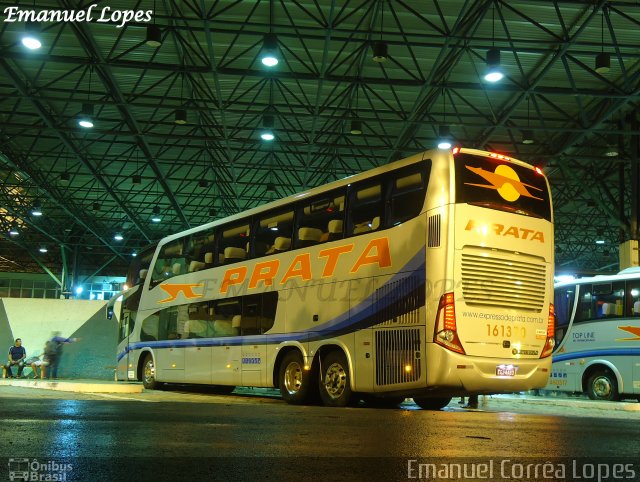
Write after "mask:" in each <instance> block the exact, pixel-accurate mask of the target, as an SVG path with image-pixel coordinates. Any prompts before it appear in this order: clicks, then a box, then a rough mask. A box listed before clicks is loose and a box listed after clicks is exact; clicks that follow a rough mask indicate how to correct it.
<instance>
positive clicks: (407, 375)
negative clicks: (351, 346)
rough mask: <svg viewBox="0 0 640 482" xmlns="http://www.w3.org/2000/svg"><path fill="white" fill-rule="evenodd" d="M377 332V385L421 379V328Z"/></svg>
mask: <svg viewBox="0 0 640 482" xmlns="http://www.w3.org/2000/svg"><path fill="white" fill-rule="evenodd" d="M375 334H376V385H393V384H397V383H408V382H415V381H416V380H419V379H420V330H418V329H417V328H411V329H399V330H388V329H387V330H378V331H376V332H375Z"/></svg>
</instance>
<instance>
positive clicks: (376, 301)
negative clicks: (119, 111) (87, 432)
mask: <svg viewBox="0 0 640 482" xmlns="http://www.w3.org/2000/svg"><path fill="white" fill-rule="evenodd" d="M553 271H554V270H553V218H552V206H551V199H550V191H549V185H548V182H547V180H546V178H545V176H544V175H543V173H542V171H541V170H540V169H534V168H533V167H532V166H530V165H528V164H525V163H523V162H520V161H517V160H515V159H510V158H509V157H506V156H503V155H500V154H496V153H489V152H484V151H478V150H473V149H464V148H455V149H453V150H446V151H444V150H432V151H427V152H424V153H421V154H418V155H414V156H412V157H409V158H407V159H404V160H401V161H397V162H393V163H391V164H388V165H385V166H382V167H378V168H375V169H372V170H370V171H367V172H364V173H362V174H358V175H355V176H352V177H349V178H346V179H343V180H340V181H336V182H333V183H330V184H327V185H325V186H321V187H318V188H314V189H311V190H309V191H307V192H304V193H302V194H298V195H295V196H290V197H287V198H285V199H282V200H279V201H275V202H272V203H269V204H266V205H264V206H261V207H257V208H255V209H251V210H249V211H246V212H242V213H239V214H236V215H234V216H230V217H227V218H225V219H221V220H219V221H215V222H212V223H209V224H206V225H204V226H201V227H198V228H194V229H190V230H187V231H184V232H181V233H178V234H173V235H171V236H167V237H166V238H164V239H162V240H161V241H160V242H159V244H158V245H157V246H156V247H152V248H149V249H148V250H147V251H145V252H144V253H141V254H140V256H138V257H137V258H136V261H135V264H134V265H133V266H132V268H131V270H130V273H129V276H128V284H129V286H131V288H130V289H129V290H128V291H126V292H124V293H123V294H121V295H120V296H119V297H117V299H118V300H121V303H120V304H119V305H116V306H115V310H116V312H117V314H118V315H119V316H118V319H119V340H118V365H117V378H118V379H122V380H142V381H143V383H144V386H145V387H147V388H154V387H156V386H158V384H160V383H194V384H211V385H216V386H218V387H220V388H221V389H222V390H223V391H224V390H225V387H226V390H232V389H233V387H235V386H254V387H278V388H279V389H280V392H281V394H282V397H283V398H284V399H285V400H286V401H287V402H289V403H294V404H299V403H306V402H308V401H309V400H312V399H314V398H317V397H318V396H319V398H320V399H321V400H322V402H323V403H324V404H325V405H328V406H344V405H347V404H349V403H350V402H352V401H353V400H355V399H358V398H359V399H364V400H367V401H369V402H370V403H372V404H381V405H394V404H398V403H399V402H400V401H402V400H404V398H405V397H412V398H413V399H414V401H415V402H416V403H417V404H418V405H419V406H421V407H423V408H431V409H437V408H441V407H443V406H445V405H446V404H448V403H449V401H450V400H451V397H453V396H459V395H464V394H469V393H477V394H480V393H505V392H514V391H520V390H527V389H532V388H541V387H544V386H545V385H546V383H547V378H548V375H549V370H550V367H551V358H550V354H551V351H552V349H553V343H554V337H553V334H554V330H553V305H552V300H551V296H552V293H553ZM115 299H116V298H114V299H113V300H112V301H111V302H110V304H109V309H110V310H113V309H114V304H115Z"/></svg>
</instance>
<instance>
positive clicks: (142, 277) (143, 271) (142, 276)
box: [138, 269, 149, 283]
mask: <svg viewBox="0 0 640 482" xmlns="http://www.w3.org/2000/svg"><path fill="white" fill-rule="evenodd" d="M148 272H149V270H148V269H141V270H140V271H139V272H138V277H139V278H138V279H139V280H140V281H138V283H144V280H145V278H146V277H147V273H148Z"/></svg>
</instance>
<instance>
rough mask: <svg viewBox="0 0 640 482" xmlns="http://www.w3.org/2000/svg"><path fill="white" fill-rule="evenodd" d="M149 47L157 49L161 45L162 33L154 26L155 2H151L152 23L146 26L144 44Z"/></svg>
mask: <svg viewBox="0 0 640 482" xmlns="http://www.w3.org/2000/svg"><path fill="white" fill-rule="evenodd" d="M144 43H146V44H147V45H148V46H149V47H152V48H154V49H155V48H158V47H160V46H161V45H162V31H161V30H160V28H159V27H158V26H157V25H156V1H155V0H153V23H152V24H151V25H148V26H147V38H146V40H145V42H144Z"/></svg>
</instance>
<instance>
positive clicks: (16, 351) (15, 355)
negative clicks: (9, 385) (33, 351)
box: [4, 338, 27, 378]
mask: <svg viewBox="0 0 640 482" xmlns="http://www.w3.org/2000/svg"><path fill="white" fill-rule="evenodd" d="M26 357H27V351H26V350H25V349H24V347H23V346H22V340H21V339H20V338H16V342H15V345H13V346H12V347H11V348H9V360H8V362H7V363H6V364H5V366H4V368H5V370H6V372H7V375H6V376H7V378H13V369H12V368H11V367H13V366H14V365H18V378H21V377H22V370H23V369H24V359H25V358H26Z"/></svg>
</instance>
